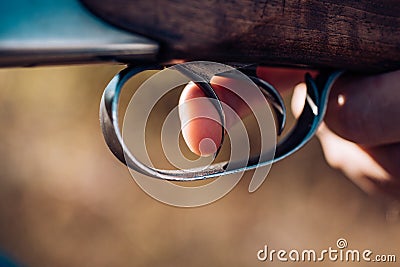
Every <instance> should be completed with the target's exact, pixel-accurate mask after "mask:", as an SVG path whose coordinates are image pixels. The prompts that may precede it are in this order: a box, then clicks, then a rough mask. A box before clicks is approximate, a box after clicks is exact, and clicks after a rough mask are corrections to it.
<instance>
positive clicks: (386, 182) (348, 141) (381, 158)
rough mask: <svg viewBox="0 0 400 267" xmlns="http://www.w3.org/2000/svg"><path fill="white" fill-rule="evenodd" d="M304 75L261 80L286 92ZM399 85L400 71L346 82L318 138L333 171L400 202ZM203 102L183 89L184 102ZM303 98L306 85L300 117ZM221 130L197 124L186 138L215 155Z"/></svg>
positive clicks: (234, 102) (222, 93)
mask: <svg viewBox="0 0 400 267" xmlns="http://www.w3.org/2000/svg"><path fill="white" fill-rule="evenodd" d="M304 73H305V71H303V70H290V71H288V70H284V69H276V68H260V69H258V76H259V77H261V78H263V79H264V80H266V81H268V82H270V83H271V84H273V85H274V86H275V87H276V88H277V89H278V90H280V91H281V92H284V91H287V90H289V89H290V87H291V86H293V85H294V84H296V83H299V82H301V81H303V80H304ZM399 79H400V71H397V72H392V73H387V74H381V75H376V76H370V77H367V76H364V77H363V76H349V75H347V76H344V77H342V78H341V79H339V80H338V81H337V83H335V85H334V87H333V89H332V92H331V94H330V97H329V104H328V110H327V114H326V118H325V121H326V123H323V124H322V125H321V127H320V128H319V130H318V132H317V136H318V138H319V140H320V142H321V145H322V148H323V151H324V154H325V158H326V160H327V162H328V163H329V164H330V165H331V166H332V167H334V168H338V169H340V170H341V171H343V172H344V173H345V174H346V175H347V176H348V177H349V178H350V179H351V180H352V181H353V182H354V183H355V184H357V185H358V186H359V187H360V188H362V189H363V190H364V191H366V192H369V193H384V194H389V195H392V196H395V197H397V198H399V197H400V181H399V177H400V105H399V104H400V85H397V84H396V82H397V80H399ZM215 89H216V93H217V95H218V97H219V98H220V100H221V101H223V102H225V103H226V104H227V105H228V106H230V107H232V108H233V109H234V111H235V112H237V113H238V114H239V116H240V117H242V118H243V117H244V116H246V115H247V114H248V112H247V111H246V107H245V105H244V104H243V103H242V102H240V100H238V99H237V97H235V96H234V95H233V94H230V93H229V90H226V89H225V90H224V88H221V87H217V88H215ZM202 96H204V94H203V93H202V91H201V90H200V89H199V88H198V87H197V86H196V85H194V84H191V85H189V86H187V87H186V88H185V89H184V91H183V93H182V96H181V100H180V102H181V103H182V102H184V101H186V100H189V99H192V98H196V97H202ZM304 98H305V85H304V84H299V85H298V86H296V88H295V92H294V95H293V101H292V109H293V112H294V114H295V115H296V114H297V115H299V114H300V112H301V109H302V104H303V103H304ZM299 103H300V104H299ZM398 103H399V104H398ZM204 108H205V107H204V106H202V107H200V106H196V105H193V106H191V107H189V108H186V109H185V110H183V111H181V114H182V113H184V114H186V116H189V117H190V114H191V113H192V110H191V109H194V110H196V109H204ZM208 108H211V109H212V108H213V107H211V106H210V107H208ZM227 121H228V123H227V127H230V125H232V124H233V123H234V122H232V120H230V118H227ZM220 127H221V126H220V125H219V124H218V123H217V122H215V121H211V120H207V119H196V120H194V121H192V122H191V123H189V124H187V125H185V127H184V128H183V129H182V132H183V136H184V138H185V140H186V143H187V144H188V146H189V148H190V149H191V150H192V151H193V152H194V153H196V154H199V155H200V154H212V153H213V152H215V151H216V149H217V148H218V146H219V145H220V141H221V139H220V133H221V128H220ZM203 140H207V141H208V142H202V141H203ZM210 140H211V141H212V142H209V141H210Z"/></svg>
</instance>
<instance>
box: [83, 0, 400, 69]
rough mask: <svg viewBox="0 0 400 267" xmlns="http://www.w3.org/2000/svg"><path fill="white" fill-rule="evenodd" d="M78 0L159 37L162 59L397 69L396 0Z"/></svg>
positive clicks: (399, 19) (399, 10) (399, 17)
mask: <svg viewBox="0 0 400 267" xmlns="http://www.w3.org/2000/svg"><path fill="white" fill-rule="evenodd" d="M82 1H83V2H84V4H85V5H86V6H87V7H88V8H89V9H90V10H92V11H93V12H94V13H95V14H97V15H98V16H100V17H102V18H104V19H105V20H107V21H109V22H111V23H113V24H115V25H117V26H119V27H122V28H125V29H128V30H130V31H132V32H136V33H140V34H143V35H145V36H147V37H150V38H152V39H154V40H156V41H158V42H160V44H161V45H162V49H161V51H162V52H161V54H160V60H169V59H185V60H213V61H220V62H252V63H268V64H282V65H306V66H312V67H316V68H321V67H331V68H341V69H343V68H344V69H349V70H354V71H364V72H365V71H366V72H381V71H387V70H394V69H400V2H399V1H398V0H383V1H373V0H362V1H356V0H346V1H335V0H322V1H320V0H300V1H290V0H283V1H277V0H267V1H250V0H233V1H217V0H214V1H184V0H175V1H161V0H138V1H131V0H102V1H98V0H82Z"/></svg>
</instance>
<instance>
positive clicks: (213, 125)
mask: <svg viewBox="0 0 400 267" xmlns="http://www.w3.org/2000/svg"><path fill="white" fill-rule="evenodd" d="M179 117H180V120H181V125H182V128H181V129H182V136H183V139H184V140H185V142H186V145H187V146H188V148H189V149H190V151H192V152H193V153H195V154H196V155H198V156H209V155H212V154H215V153H216V152H217V150H218V148H219V147H220V146H221V142H222V128H221V127H222V126H221V124H220V122H219V120H220V118H219V114H218V112H217V110H216V109H215V107H214V106H213V104H212V103H211V101H209V100H208V99H206V98H205V95H204V93H203V91H202V90H201V89H200V88H199V87H198V86H197V85H196V84H194V83H193V82H190V83H189V84H187V85H186V87H185V88H184V90H183V91H182V93H181V97H180V99H179Z"/></svg>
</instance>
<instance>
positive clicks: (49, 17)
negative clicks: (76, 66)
mask: <svg viewBox="0 0 400 267" xmlns="http://www.w3.org/2000/svg"><path fill="white" fill-rule="evenodd" d="M0 14H1V16H0V67H9V66H34V65H45V64H58V65H59V64H68V63H90V62H101V61H121V62H127V61H130V62H135V61H137V62H148V61H154V60H155V59H156V55H157V53H158V44H157V43H155V42H153V41H151V40H149V39H147V38H144V37H142V36H139V35H135V34H133V33H129V32H126V31H123V30H120V29H118V28H115V27H113V26H111V25H109V24H107V23H105V22H103V21H101V20H100V19H99V18H97V17H95V16H94V15H92V14H91V13H90V12H89V11H88V10H86V9H85V7H84V6H82V4H81V3H80V2H79V1H77V0H57V1H55V0H13V1H1V2H0Z"/></svg>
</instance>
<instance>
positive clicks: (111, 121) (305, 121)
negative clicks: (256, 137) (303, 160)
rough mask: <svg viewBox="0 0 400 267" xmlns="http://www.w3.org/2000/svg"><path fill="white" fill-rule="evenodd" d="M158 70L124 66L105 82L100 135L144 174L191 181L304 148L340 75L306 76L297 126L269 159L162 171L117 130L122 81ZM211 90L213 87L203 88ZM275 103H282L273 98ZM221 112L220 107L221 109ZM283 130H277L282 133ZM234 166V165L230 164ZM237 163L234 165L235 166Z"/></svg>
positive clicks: (269, 90) (272, 91) (249, 166)
mask: <svg viewBox="0 0 400 267" xmlns="http://www.w3.org/2000/svg"><path fill="white" fill-rule="evenodd" d="M149 69H159V67H153V66H144V67H136V68H130V67H128V68H126V69H124V70H122V71H121V72H120V73H118V74H117V75H116V76H115V77H114V78H113V79H112V80H111V82H110V83H109V84H108V86H107V87H106V89H105V90H104V94H103V97H102V99H101V103H100V123H101V127H102V130H103V135H104V138H105V140H106V143H107V145H108V147H109V148H110V150H111V151H112V153H113V154H114V155H115V156H116V157H117V158H118V159H119V160H120V161H121V162H122V163H124V164H125V165H127V166H128V167H129V168H131V169H133V170H135V171H137V172H139V173H142V174H145V175H147V176H150V177H153V178H157V179H162V180H170V181H194V180H204V179H209V178H215V177H218V176H221V175H229V174H232V173H236V172H242V171H247V170H252V169H255V168H258V167H262V166H267V165H269V164H271V163H274V162H277V161H279V160H282V159H284V158H286V157H287V156H289V155H291V154H293V153H294V152H296V151H297V150H299V149H300V148H301V147H303V146H304V145H305V144H306V143H307V142H308V141H309V140H310V139H311V138H312V137H313V136H314V134H315V133H316V131H317V129H318V126H319V125H320V123H321V122H322V120H323V117H324V115H325V111H326V106H327V101H328V95H329V91H330V89H331V87H332V85H333V83H334V82H335V81H336V79H337V78H338V77H339V76H340V75H341V73H342V72H341V71H335V72H332V73H328V74H321V75H320V76H318V77H317V79H316V80H313V79H312V78H311V76H310V75H306V77H305V78H306V84H307V99H306V103H305V106H304V109H303V112H302V114H301V115H300V117H299V119H298V121H297V123H296V125H295V126H294V128H293V129H292V131H291V132H290V133H289V134H288V135H287V136H286V137H285V138H284V139H283V140H282V141H280V142H279V143H278V145H277V147H276V151H275V156H274V158H273V159H272V160H268V161H262V162H260V158H262V155H260V156H258V157H254V158H250V159H248V161H247V165H246V166H245V167H239V168H237V169H230V170H227V169H226V166H227V165H228V162H220V163H216V164H212V165H210V166H208V167H207V168H206V169H204V168H202V167H200V168H194V169H184V170H161V169H156V168H153V167H150V166H146V165H145V164H143V163H142V162H140V161H139V160H138V159H137V158H136V157H135V156H134V155H133V153H131V151H129V149H128V148H127V146H126V144H125V143H124V141H123V138H122V134H121V131H120V129H119V122H118V120H119V119H118V118H119V114H118V104H119V96H120V94H121V91H122V88H123V86H124V84H125V83H126V82H127V81H128V80H129V79H130V78H131V77H133V76H135V75H136V74H138V73H140V72H142V71H145V70H149ZM258 86H259V87H260V89H261V90H265V91H267V93H268V94H269V95H279V93H278V92H277V91H276V89H274V88H273V87H272V86H271V87H269V86H267V87H262V86H260V84H258ZM202 89H203V90H204V89H211V90H213V89H212V87H211V86H210V87H208V88H202ZM275 102H276V104H279V103H283V102H281V101H275ZM281 110H282V112H283V113H284V114H282V116H283V121H280V122H278V123H279V124H280V125H279V127H283V126H284V118H285V112H286V111H285V109H284V107H282V109H281ZM220 112H222V110H220ZM281 131H282V129H279V132H281ZM233 165H235V164H233ZM235 166H236V165H235Z"/></svg>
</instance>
